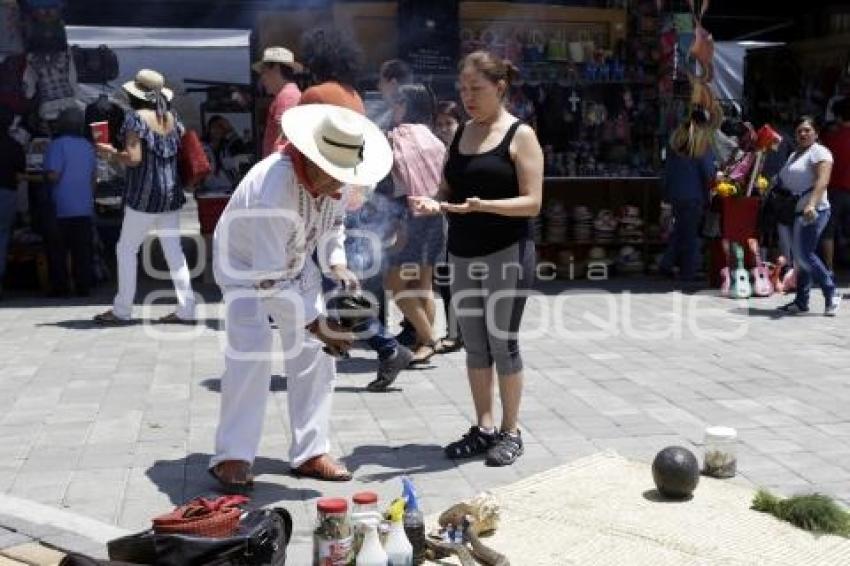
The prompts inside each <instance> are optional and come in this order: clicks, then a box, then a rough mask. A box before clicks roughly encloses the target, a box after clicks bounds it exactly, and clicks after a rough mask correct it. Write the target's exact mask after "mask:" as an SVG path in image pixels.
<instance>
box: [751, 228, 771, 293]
mask: <svg viewBox="0 0 850 566" xmlns="http://www.w3.org/2000/svg"><path fill="white" fill-rule="evenodd" d="M747 244H748V245H749V246H750V251H752V252H753V256H754V257H755V258H756V260H757V263H756V266H755V267H754V268H753V269H752V270H751V271H750V273H752V276H753V295H755V296H756V297H769V296H771V295H772V294H773V283H771V281H770V268H769V267H768V264H767V263H766V262H765V261H764V259H763V258H762V257H761V254H760V253H759V243H758V240H756V239H755V238H749V239H748V240H747Z"/></svg>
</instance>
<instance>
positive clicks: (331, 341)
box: [210, 104, 392, 490]
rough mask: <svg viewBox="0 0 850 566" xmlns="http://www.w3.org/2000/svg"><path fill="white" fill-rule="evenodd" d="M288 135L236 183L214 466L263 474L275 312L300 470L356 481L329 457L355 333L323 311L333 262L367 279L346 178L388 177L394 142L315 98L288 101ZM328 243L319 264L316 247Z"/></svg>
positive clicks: (223, 237) (221, 266) (221, 268)
mask: <svg viewBox="0 0 850 566" xmlns="http://www.w3.org/2000/svg"><path fill="white" fill-rule="evenodd" d="M281 125H282V128H283V132H284V133H285V135H286V138H287V139H288V140H289V141H288V144H287V145H286V146H285V147H284V148H283V149H282V150H281V151H280V152H276V153H273V154H272V155H271V156H269V157H267V158H266V159H264V160H263V161H261V162H260V163H258V164H257V165H256V166H255V167H254V168H253V169H252V170H251V171H250V172H249V173H248V175H246V177H245V178H244V179H243V181H242V182H241V183H240V185H239V187H238V188H237V189H236V191H235V192H234V194H233V196H232V197H231V199H230V203H229V204H228V206H227V208H226V209H225V211H224V213H223V214H222V216H221V219H220V220H219V223H218V226H217V228H216V231H215V235H214V243H213V267H214V273H215V277H216V282H217V283H218V284H219V286H220V287H221V288H222V290H223V293H224V301H225V308H226V314H225V324H226V330H227V333H226V334H227V345H226V352H225V372H224V375H223V377H222V384H221V415H220V421H219V426H218V431H217V434H216V449H215V450H216V454H215V456H213V458H212V460H211V462H210V472H211V473H212V474H213V476H215V477H216V479H218V480H219V481H220V482H221V483H222V485H223V486H224V487H225V488H228V489H232V490H243V489H244V488H247V487H249V486H250V484H251V474H250V469H251V464H252V463H253V461H254V458H255V456H256V454H257V450H258V447H259V443H260V437H261V434H262V427H263V420H264V414H265V405H266V398H267V395H268V391H269V383H270V376H271V350H272V338H273V335H272V329H271V328H270V326H269V324H268V318H269V317H271V318H272V319H273V320H274V321H275V322H276V324H277V326H278V328H279V331H280V338H281V343H282V347H283V359H284V367H285V372H286V380H287V397H288V407H289V419H290V429H291V433H292V441H291V446H290V467H291V469H292V471H293V473H294V474H295V475H299V476H309V477H315V478H318V479H323V480H333V481H346V480H349V479H351V473H350V472H349V471H348V470H347V469H346V468H345V466H343V465H342V464H340V463H338V462H337V461H336V460H334V459H333V458H332V457H331V456H330V455H329V453H328V452H329V450H330V445H329V441H328V427H329V420H330V412H331V397H332V394H333V389H334V380H335V364H334V359H333V357H331V355H329V354H328V353H327V351H328V350H329V351H331V352H340V351H344V350H346V349H348V348H349V347H350V345H351V338H352V337H351V336H350V335H349V334H348V333H345V332H342V331H340V329H339V328H335V327H334V325H332V324H328V323H327V320H326V319H325V318H324V316H323V315H322V313H323V310H324V309H323V307H324V305H323V300H322V296H321V272H320V269H321V270H322V271H324V272H325V273H327V274H329V275H330V276H331V277H333V278H334V279H336V280H337V281H339V282H340V283H341V284H342V285H343V286H345V287H348V288H351V287H356V286H357V285H358V283H357V279H356V278H355V277H354V275H353V274H352V273H351V272H350V271H349V270H348V268H347V266H346V263H345V250H344V247H343V243H344V225H343V217H344V214H345V211H344V204H343V201H342V200H341V199H340V196H341V192H340V191H341V189H342V186H343V185H344V184H351V185H371V184H374V183H376V182H377V181H379V180H380V179H382V178H383V177H385V176H386V175H387V173H388V172H389V170H390V167H391V165H392V152H391V150H390V147H389V144H388V143H387V141H386V138H385V137H384V136H383V135H382V134H381V132H380V130H379V129H378V128H377V126H375V125H374V124H373V123H372V122H370V121H369V120H368V119H367V118H365V117H364V116H363V115H361V114H359V113H357V112H354V111H352V110H349V109H347V108H342V107H338V106H331V105H326V104H310V105H306V106H297V107H295V108H292V109H290V110H288V111H286V112H285V113H284V114H283V117H282V119H281ZM314 252H315V253H316V255H317V257H318V260H319V264H320V265H319V266H317V265H316V263H315V262H314V261H312V259H311V257H312V256H313V254H314Z"/></svg>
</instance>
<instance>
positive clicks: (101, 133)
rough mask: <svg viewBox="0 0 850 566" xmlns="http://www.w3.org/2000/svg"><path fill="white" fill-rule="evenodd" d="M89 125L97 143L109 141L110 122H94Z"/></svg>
mask: <svg viewBox="0 0 850 566" xmlns="http://www.w3.org/2000/svg"><path fill="white" fill-rule="evenodd" d="M89 127H90V128H91V136H92V139H93V140H94V142H95V143H109V122H93V123H91V124H89Z"/></svg>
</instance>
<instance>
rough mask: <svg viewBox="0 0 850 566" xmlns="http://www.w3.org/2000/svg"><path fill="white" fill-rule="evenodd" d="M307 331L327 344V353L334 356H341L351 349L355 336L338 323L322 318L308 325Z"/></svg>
mask: <svg viewBox="0 0 850 566" xmlns="http://www.w3.org/2000/svg"><path fill="white" fill-rule="evenodd" d="M307 330H309V331H310V332H312V333H313V334H314V335H315V336H316V338H318V339H319V340H321V341H322V342H324V343H325V346H326V348H325V351H326V352H327V353H328V354H330V355H332V356H335V357H336V356H341V355H343V354H345V353H346V352H348V350H350V349H351V344H352V343H353V342H354V334H352V333H351V332H349V331H348V330H346V329H345V328H343V327H342V326H340V325H339V323H338V322H335V321H333V320H330V319H328V318H326V317H323V316H320V317H319V318H317V319H316V320H314V321H313V322H311V323H310V324H308V325H307Z"/></svg>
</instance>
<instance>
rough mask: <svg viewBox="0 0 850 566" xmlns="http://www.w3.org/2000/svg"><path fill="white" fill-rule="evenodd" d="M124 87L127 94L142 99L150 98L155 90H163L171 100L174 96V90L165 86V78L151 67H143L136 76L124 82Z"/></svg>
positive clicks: (164, 94)
mask: <svg viewBox="0 0 850 566" xmlns="http://www.w3.org/2000/svg"><path fill="white" fill-rule="evenodd" d="M122 88H123V89H124V90H125V91H127V94H130V95H132V96H135V97H136V98H140V99H142V100H149V97H150V93H154V92H161V93H162V95H163V96H164V97H165V99H166V100H168V101H169V102H171V99H172V98H174V92H173V91H172V90H171V89H170V88H168V87H166V86H165V78H164V77H163V76H162V75H161V74H159V73H157V72H156V71H152V70H150V69H142V70H141V71H139V72H138V73H136V78H135V79H134V80H132V81H128V82H126V83H124V85H123V86H122Z"/></svg>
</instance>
